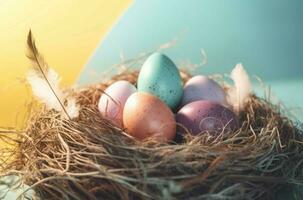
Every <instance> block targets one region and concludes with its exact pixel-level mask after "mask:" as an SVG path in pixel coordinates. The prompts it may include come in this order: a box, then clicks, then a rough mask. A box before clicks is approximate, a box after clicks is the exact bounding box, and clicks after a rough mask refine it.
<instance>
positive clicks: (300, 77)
mask: <svg viewBox="0 0 303 200" xmlns="http://www.w3.org/2000/svg"><path fill="white" fill-rule="evenodd" d="M98 17H102V13H100V16H98ZM174 38H178V40H177V43H176V45H175V46H173V47H171V48H169V49H167V50H165V51H164V53H166V54H167V55H168V56H169V57H170V58H172V60H174V61H175V62H176V64H178V65H180V64H181V63H184V62H185V61H190V62H191V63H200V62H201V53H200V49H203V50H204V51H205V52H206V55H207V63H206V64H205V65H203V66H202V67H199V68H197V69H196V70H195V73H202V74H214V73H229V72H230V71H231V70H232V68H233V67H234V65H235V64H237V63H239V62H241V63H243V65H244V66H245V68H246V69H247V71H248V72H249V74H250V75H257V76H259V77H260V78H262V80H263V81H264V82H265V83H266V84H268V85H270V86H271V88H272V91H273V94H274V95H276V96H277V98H278V99H281V100H282V101H283V102H285V104H286V105H287V106H288V107H290V108H292V109H293V110H295V112H296V113H297V116H302V111H301V110H299V109H298V107H300V106H303V102H302V99H303V95H302V94H303V92H302V91H303V40H302V38H303V1H302V0H245V1H244V0H178V1H177V0H165V1H163V0H152V1H147V0H138V1H135V2H134V3H133V5H132V6H131V7H130V8H129V9H128V10H127V11H126V13H125V14H124V15H123V16H122V17H121V19H120V20H119V21H118V22H117V24H116V25H115V26H114V27H113V29H112V30H111V32H110V33H109V34H108V35H107V37H106V38H105V39H104V40H103V41H101V43H100V45H99V46H98V48H97V49H96V51H95V52H94V54H93V55H92V57H91V59H90V60H89V62H88V63H87V65H86V67H85V69H84V71H83V73H82V74H81V77H80V79H79V83H80V84H84V83H90V82H96V81H102V77H103V76H101V74H102V72H105V71H106V76H108V75H109V73H108V69H109V68H110V67H111V66H113V65H114V64H117V63H118V62H120V60H121V54H123V57H124V59H126V60H127V59H130V58H134V57H137V56H138V55H140V54H141V53H142V52H150V51H154V50H155V49H157V47H158V46H159V45H161V44H163V43H166V42H168V41H170V40H172V39H174ZM112 72H113V71H112ZM256 91H257V92H258V93H259V94H260V95H261V94H262V90H261V89H258V88H257V89H256Z"/></svg>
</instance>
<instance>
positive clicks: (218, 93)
mask: <svg viewBox="0 0 303 200" xmlns="http://www.w3.org/2000/svg"><path fill="white" fill-rule="evenodd" d="M198 100H210V101H214V102H217V103H219V104H222V105H227V102H226V95H225V92H224V90H223V89H222V88H221V86H220V85H219V84H218V83H217V82H216V81H214V80H212V79H210V78H208V77H206V76H202V75H197V76H194V77H192V78H191V79H189V80H188V81H187V82H186V84H185V86H184V93H183V97H182V101H181V105H182V106H184V105H186V104H188V103H191V102H194V101H198Z"/></svg>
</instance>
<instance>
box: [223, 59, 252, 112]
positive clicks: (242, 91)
mask: <svg viewBox="0 0 303 200" xmlns="http://www.w3.org/2000/svg"><path fill="white" fill-rule="evenodd" d="M230 77H231V79H232V80H233V82H234V86H232V87H231V88H230V89H229V90H228V94H227V97H228V98H227V100H228V103H229V104H230V105H232V106H233V108H234V110H235V111H237V112H239V111H241V110H242V109H243V108H244V106H245V104H246V102H247V100H248V98H249V95H250V94H251V92H252V86H251V83H250V80H249V76H248V74H247V72H246V71H245V69H244V67H243V65H242V64H241V63H239V64H237V65H236V66H235V67H234V69H233V70H232V72H231V74H230Z"/></svg>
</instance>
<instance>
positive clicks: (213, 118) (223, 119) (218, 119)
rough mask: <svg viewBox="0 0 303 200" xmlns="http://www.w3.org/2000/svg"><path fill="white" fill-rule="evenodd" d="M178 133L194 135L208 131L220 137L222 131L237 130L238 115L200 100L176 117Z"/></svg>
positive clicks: (180, 111) (187, 106)
mask: <svg viewBox="0 0 303 200" xmlns="http://www.w3.org/2000/svg"><path fill="white" fill-rule="evenodd" d="M176 121H177V124H178V132H179V133H182V134H184V133H186V132H190V133H191V134H192V135H198V134H200V133H203V132H206V131H208V132H209V133H211V134H213V135H218V134H220V133H221V132H222V130H226V129H229V130H230V129H236V128H237V127H238V120H237V117H236V115H235V114H234V113H233V112H232V111H231V110H229V109H228V108H226V107H224V106H222V105H220V104H219V103H216V102H212V101H206V100H200V101H194V102H192V103H189V104H187V105H185V106H184V107H182V108H181V109H180V110H179V112H178V113H177V115H176Z"/></svg>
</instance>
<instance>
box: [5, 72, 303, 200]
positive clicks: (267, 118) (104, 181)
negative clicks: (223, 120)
mask: <svg viewBox="0 0 303 200" xmlns="http://www.w3.org/2000/svg"><path fill="white" fill-rule="evenodd" d="M137 75H138V72H136V71H134V72H126V73H123V74H121V75H118V76H115V77H113V78H112V79H111V81H110V82H107V83H104V84H96V85H92V86H89V87H85V88H81V89H79V90H75V91H71V93H72V95H75V96H76V97H77V102H78V103H79V104H80V105H81V110H80V115H79V117H78V118H76V119H74V120H67V119H64V118H62V117H61V116H60V113H58V112H56V111H53V110H47V109H46V108H42V109H41V110H40V111H39V112H34V113H33V114H32V116H31V117H30V119H29V122H28V127H27V128H26V129H25V130H24V131H21V132H20V133H19V134H18V140H19V141H20V143H19V146H18V149H17V150H16V151H15V152H14V154H15V155H14V159H13V161H12V162H10V164H9V165H7V166H6V172H7V173H11V174H19V175H21V177H22V180H23V181H24V182H25V183H26V184H28V185H30V186H32V188H34V190H35V191H36V193H37V195H38V196H39V197H41V199H81V200H83V199H126V200H127V199H233V200H237V199H276V197H277V191H279V189H280V188H281V187H285V186H286V185H297V184H301V183H302V180H303V151H302V150H303V146H302V144H303V142H302V141H303V140H302V137H301V133H302V131H301V129H300V128H298V126H297V125H295V124H294V123H293V122H292V121H291V120H289V119H288V118H287V117H284V116H283V114H282V112H281V109H280V107H278V106H275V105H272V104H271V103H270V102H268V101H266V100H265V99H260V98H258V97H256V96H254V95H252V96H251V98H250V100H249V102H248V103H247V106H246V107H245V109H244V110H243V111H242V112H241V113H240V114H239V120H240V124H241V125H242V126H241V128H239V129H238V130H236V131H233V132H224V133H223V134H221V135H219V136H217V137H211V136H210V135H208V134H202V135H199V136H196V137H191V136H186V137H185V139H184V140H183V141H182V142H178V143H174V142H172V143H169V144H161V143H158V142H154V141H146V142H138V141H136V140H134V139H131V138H129V137H127V136H126V135H125V134H124V132H123V130H121V129H118V128H116V127H115V126H113V125H112V124H111V123H110V122H109V121H108V120H107V119H105V118H103V117H102V116H101V114H100V113H99V111H98V109H97V103H98V100H99V98H100V95H101V94H102V91H104V89H105V88H106V87H107V86H108V85H109V84H111V82H114V81H116V80H128V81H130V82H131V83H134V84H135V83H136V80H137ZM182 77H183V80H184V81H185V80H187V79H188V78H189V77H190V75H188V74H186V73H183V74H182Z"/></svg>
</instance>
